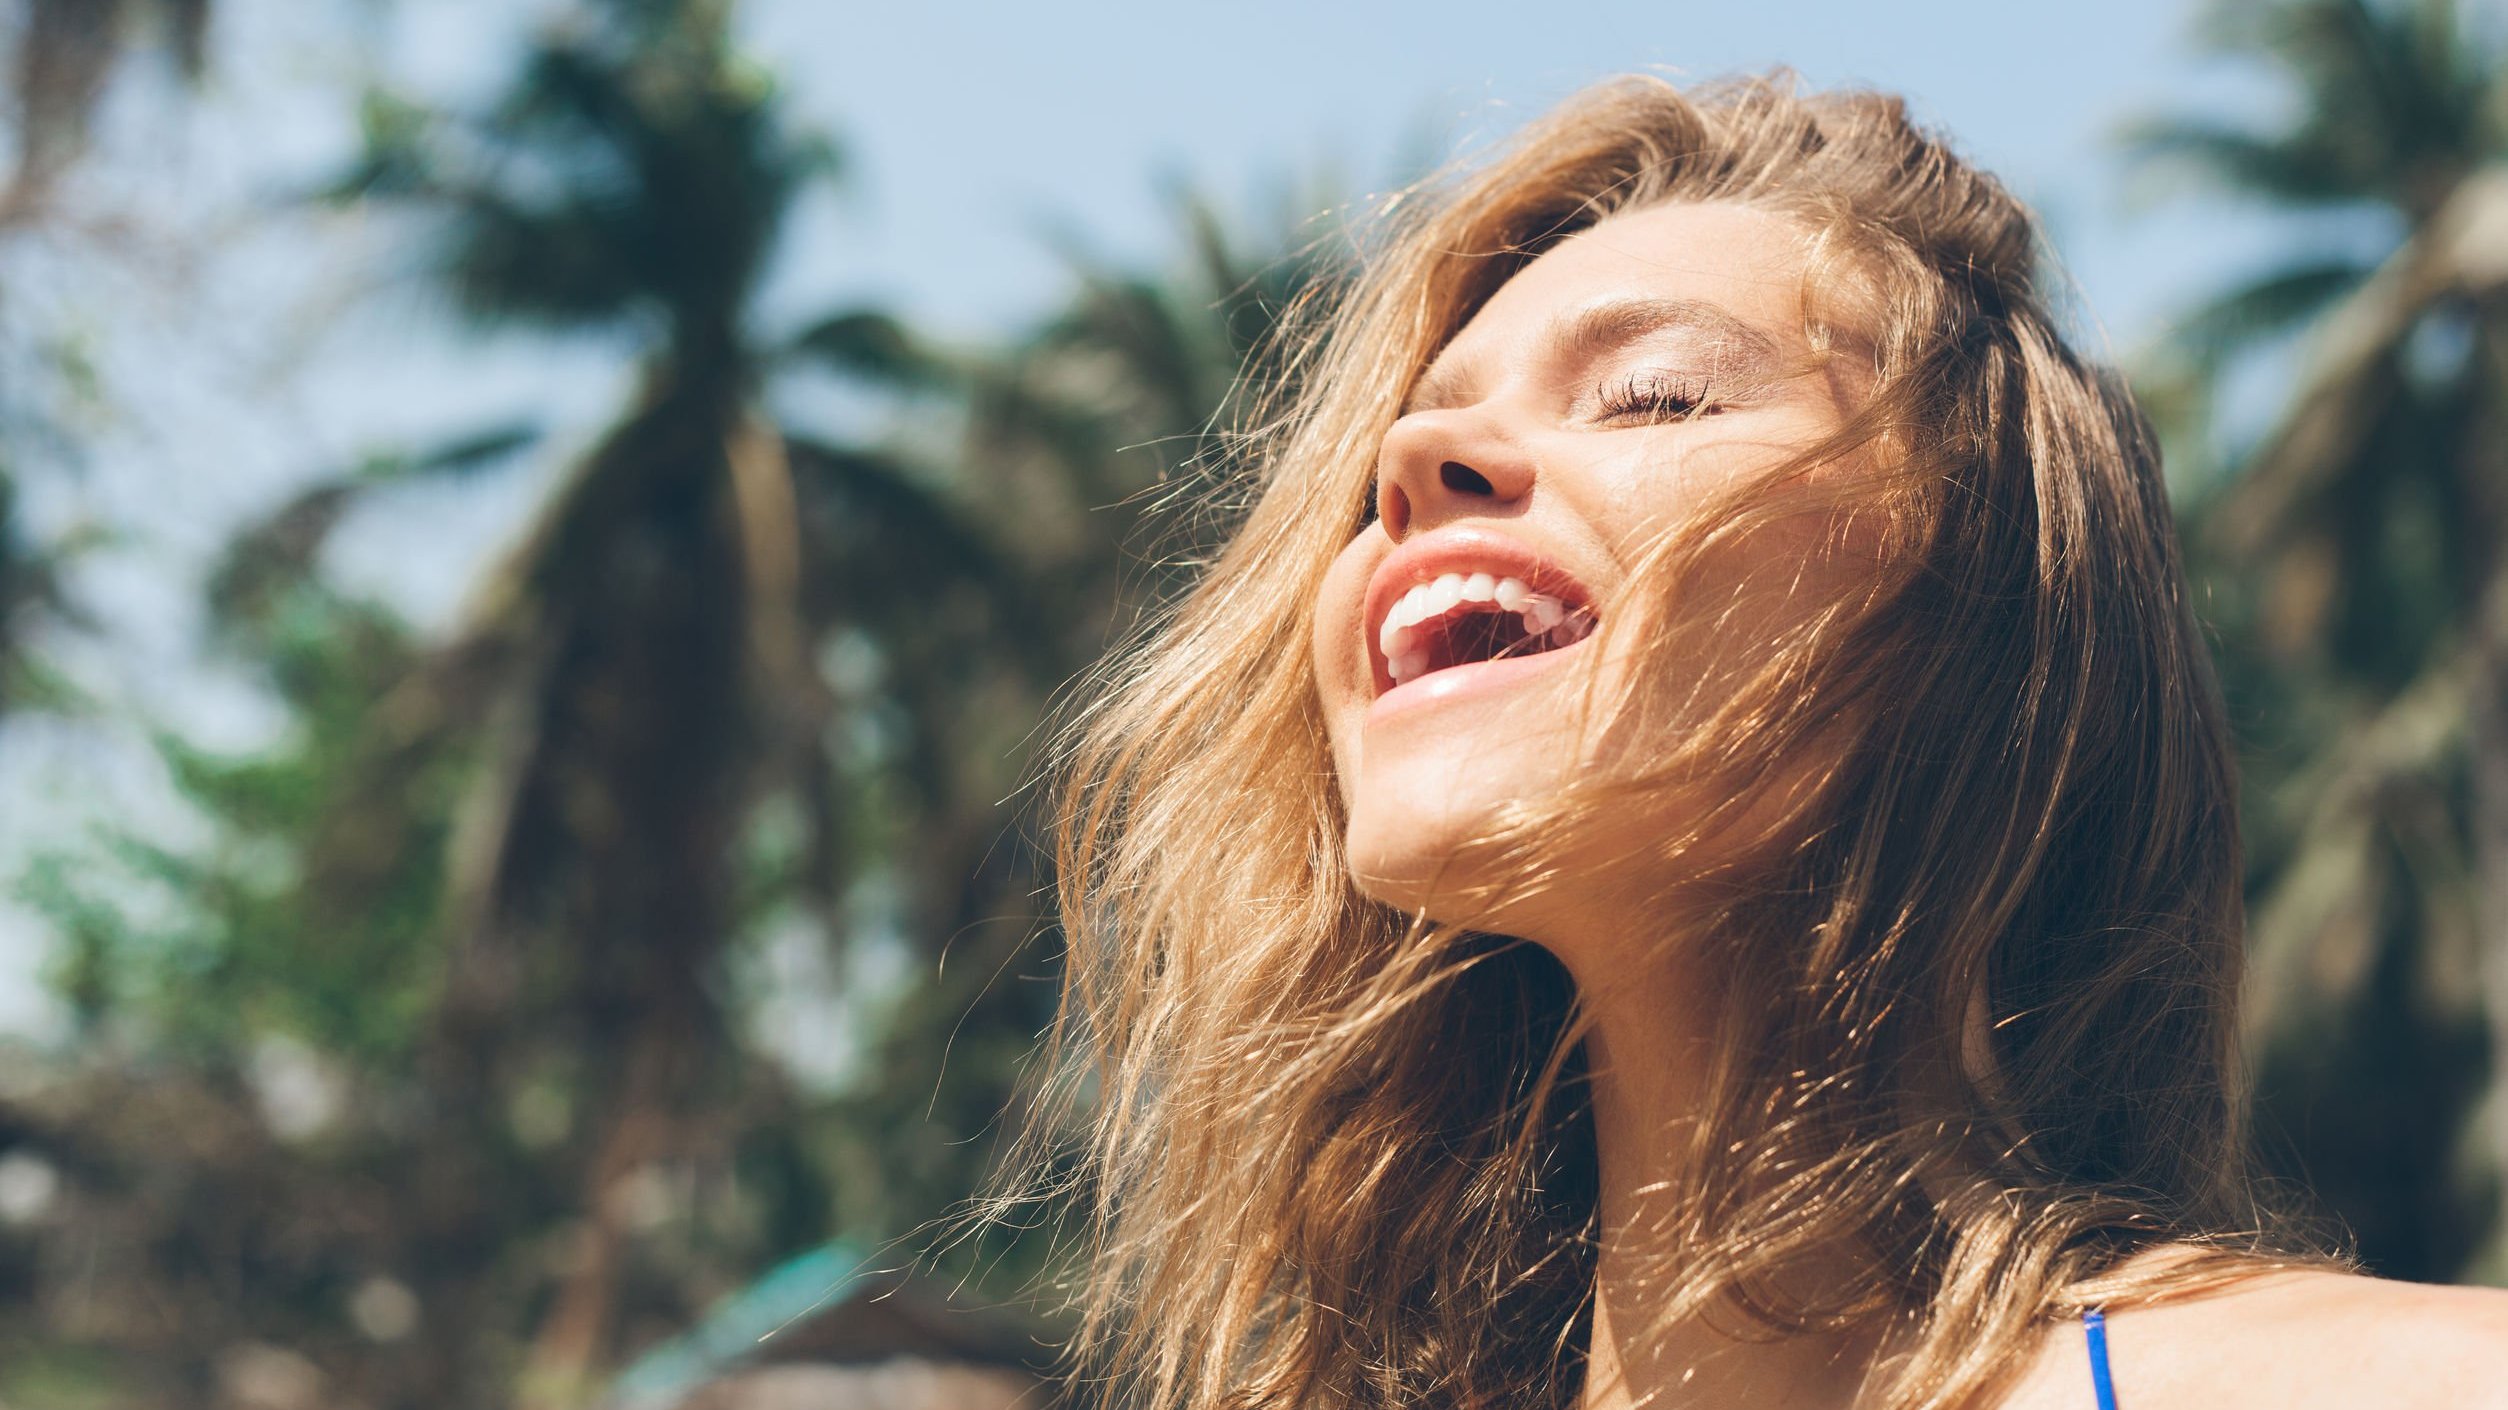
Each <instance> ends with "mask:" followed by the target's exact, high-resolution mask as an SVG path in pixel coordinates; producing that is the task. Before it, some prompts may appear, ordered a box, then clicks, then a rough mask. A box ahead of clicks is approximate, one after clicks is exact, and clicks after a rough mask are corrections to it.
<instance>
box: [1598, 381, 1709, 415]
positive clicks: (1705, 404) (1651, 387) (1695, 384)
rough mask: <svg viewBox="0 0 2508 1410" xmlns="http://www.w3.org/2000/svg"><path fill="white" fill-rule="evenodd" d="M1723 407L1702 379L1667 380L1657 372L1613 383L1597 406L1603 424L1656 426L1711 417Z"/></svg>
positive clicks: (1606, 389) (1606, 387)
mask: <svg viewBox="0 0 2508 1410" xmlns="http://www.w3.org/2000/svg"><path fill="white" fill-rule="evenodd" d="M1721 410H1723V407H1722V406H1721V405H1720V404H1718V403H1717V402H1716V401H1715V400H1714V399H1713V396H1712V395H1711V390H1710V388H1709V387H1708V385H1707V381H1706V379H1705V378H1703V377H1701V378H1684V377H1675V376H1667V375H1665V374H1663V373H1660V372H1637V373H1631V374H1630V375H1629V376H1626V377H1623V378H1621V379H1619V380H1618V381H1616V382H1612V383H1610V384H1609V385H1607V386H1605V387H1604V388H1603V389H1602V396H1601V401H1600V402H1599V404H1598V405H1597V406H1596V412H1597V414H1598V416H1599V418H1600V419H1602V420H1605V421H1637V422H1641V423H1645V424H1655V423H1660V422H1666V421H1688V420H1691V419H1693V418H1695V417H1699V416H1711V415H1713V414H1715V413H1716V412H1718V411H1721Z"/></svg>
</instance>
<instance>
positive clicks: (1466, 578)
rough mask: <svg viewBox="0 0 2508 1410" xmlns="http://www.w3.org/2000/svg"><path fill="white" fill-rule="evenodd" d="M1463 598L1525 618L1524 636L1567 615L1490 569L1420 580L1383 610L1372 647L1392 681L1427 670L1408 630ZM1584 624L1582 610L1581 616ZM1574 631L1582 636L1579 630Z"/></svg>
mask: <svg viewBox="0 0 2508 1410" xmlns="http://www.w3.org/2000/svg"><path fill="white" fill-rule="evenodd" d="M1466 602H1487V603H1491V604H1493V605H1495V606H1496V607H1497V608H1498V609H1499V610H1500V611H1503V612H1514V613H1517V614H1519V615H1520V616H1521V617H1522V618H1523V622H1524V634H1525V635H1526V636H1528V637H1537V636H1541V635H1543V634H1545V633H1547V632H1549V631H1550V630H1552V629H1553V628H1555V627H1557V626H1558V625H1559V624H1560V623H1561V622H1564V621H1566V620H1567V619H1568V615H1569V614H1568V609H1567V606H1566V604H1565V603H1562V602H1561V601H1559V599H1557V598H1555V597H1548V596H1544V595H1543V594H1541V593H1537V592H1535V591H1533V590H1532V589H1531V588H1528V587H1526V586H1524V582H1523V580H1522V579H1520V578H1501V577H1496V576H1493V575H1491V574H1488V573H1448V574H1446V575H1445V576H1444V577H1441V578H1439V579H1437V580H1436V581H1434V582H1427V583H1421V584H1419V585H1418V586H1416V587H1414V588H1412V589H1411V590H1410V591H1409V592H1406V593H1404V594H1402V596H1401V597H1399V598H1398V599H1396V600H1395V601H1394V604H1393V607H1392V608H1391V609H1390V610H1389V611H1387V612H1386V613H1385V621H1384V625H1383V626H1382V627H1379V628H1378V629H1377V633H1376V645H1377V646H1378V647H1379V648H1381V649H1382V650H1383V651H1384V653H1385V661H1386V663H1387V666H1388V668H1389V669H1390V670H1391V672H1392V675H1393V678H1394V681H1395V683H1396V684H1399V683H1401V682H1402V681H1404V680H1407V679H1409V678H1410V677H1412V676H1415V675H1418V674H1420V673H1421V672H1422V671H1423V670H1425V669H1426V668H1427V652H1426V650H1424V649H1417V650H1415V649H1414V647H1413V644H1412V637H1413V636H1414V635H1415V634H1414V633H1413V632H1412V630H1411V629H1412V628H1413V627H1416V626H1418V625H1419V624H1420V623H1422V622H1427V621H1433V620H1435V619H1436V618H1439V617H1442V616H1444V615H1445V614H1447V613H1448V612H1451V611H1453V610H1454V609H1455V608H1456V607H1457V606H1458V605H1460V604H1462V603H1466ZM1579 619H1580V620H1579V625H1582V614H1579ZM1578 635H1580V636H1581V635H1583V633H1582V632H1579V633H1578Z"/></svg>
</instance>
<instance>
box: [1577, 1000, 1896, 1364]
mask: <svg viewBox="0 0 2508 1410" xmlns="http://www.w3.org/2000/svg"><path fill="white" fill-rule="evenodd" d="M1648 968H1649V969H1657V968H1659V967H1655V966H1649V967H1648ZM1578 978H1579V988H1580V992H1581V994H1582V997H1583V1002H1584V1004H1585V1007H1586V1010H1587V1012H1588V1013H1589V1014H1590V1015H1591V1018H1592V1021H1593V1028H1592V1030H1591V1032H1590V1034H1589V1035H1588V1037H1587V1039H1586V1044H1587V1048H1586V1051H1587V1054H1588V1056H1589V1059H1590V1070H1591V1073H1592V1078H1591V1080H1592V1095H1593V1113H1594V1135H1595V1142H1596V1155H1597V1158H1598V1161H1599V1176H1600V1199H1601V1207H1600V1211H1599V1215H1600V1233H1601V1249H1600V1256H1599V1261H1598V1264H1597V1269H1596V1286H1595V1296H1594V1316H1593V1336H1592V1341H1591V1344H1590V1346H1589V1348H1588V1352H1587V1359H1586V1377H1585V1394H1584V1406H1583V1410H1634V1407H1639V1406H1643V1407H1646V1410H1685V1407H1691V1406H1700V1407H1704V1406H1734V1405H1783V1406H1788V1407H1794V1410H1849V1407H1852V1406H1854V1405H1855V1404H1856V1403H1857V1398H1858V1394H1859V1391H1860V1389H1861V1386H1862V1383H1863V1380H1864V1373H1865V1370H1866V1368H1867V1367H1868V1366H1870V1365H1871V1363H1872V1361H1873V1360H1874V1358H1875V1357H1876V1356H1877V1355H1878V1354H1879V1352H1880V1350H1881V1343H1880V1336H1879V1333H1878V1331H1877V1329H1869V1328H1864V1329H1858V1328H1850V1329H1847V1330H1845V1331H1840V1332H1816V1333H1787V1334H1777V1333H1774V1332H1771V1331H1768V1330H1766V1329H1764V1328H1761V1327H1759V1326H1758V1325H1756V1324H1755V1323H1751V1322H1749V1321H1747V1320H1746V1319H1745V1318H1743V1317H1742V1316H1741V1315H1740V1314H1739V1312H1738V1311H1737V1310H1735V1309H1731V1308H1724V1309H1719V1310H1717V1311H1716V1312H1714V1313H1710V1314H1701V1315H1692V1316H1686V1317H1679V1318H1669V1319H1667V1317H1666V1315H1665V1314H1666V1311H1667V1310H1668V1304H1669V1300H1670V1296H1671V1285H1672V1284H1673V1282H1674V1281H1675V1280H1674V1278H1673V1277H1672V1276H1671V1270H1675V1269H1678V1268H1679V1267H1680V1266H1681V1265H1682V1263H1683V1262H1684V1261H1685V1259H1686V1258H1687V1256H1688V1255H1689V1253H1690V1250H1688V1249H1685V1248H1684V1247H1683V1245H1682V1239H1681V1235H1680V1232H1679V1230H1678V1229H1677V1227H1676V1226H1675V1225H1674V1222H1673V1216H1674V1210H1673V1209H1672V1207H1671V1206H1672V1202H1673V1199H1674V1196H1672V1195H1671V1194H1670V1193H1669V1190H1670V1188H1671V1186H1672V1182H1673V1180H1674V1177H1676V1176H1678V1175H1679V1174H1680V1173H1681V1170H1680V1162H1681V1160H1682V1159H1683V1154H1682V1153H1683V1152H1684V1151H1685V1150H1686V1149H1687V1148H1688V1147H1689V1144H1690V1133H1691V1131H1692V1130H1693V1129H1694V1125H1695V1122H1696V1121H1697V1120H1698V1119H1699V1118H1700V1117H1701V1115H1702V1114H1703V1112H1704V1103H1705V1100H1706V1093H1707V1088H1708V1076H1709V1072H1710V1063H1711V1061H1712V1059H1713V1053H1712V1050H1711V1041H1712V1040H1711V1039H1709V1038H1708V1037H1706V1036H1704V1035H1706V1034H1708V1033H1709V1032H1711V1031H1712V1029H1711V1028H1710V1027H1709V1026H1708V1025H1707V1024H1705V1023H1703V1022H1698V1021H1691V1020H1692V1015H1690V1014H1689V1013H1688V1012H1687V1009H1688V1008H1689V1007H1690V1006H1687V1005H1684V1004H1683V1002H1682V999H1681V996H1682V993H1683V992H1684V988H1683V986H1676V985H1671V984H1665V985H1662V986H1660V987H1658V986H1656V985H1653V984H1648V985H1647V986H1645V987H1644V988H1643V989H1642V990H1640V989H1637V988H1634V987H1632V986H1629V985H1626V984H1606V985H1601V986H1595V985H1589V984H1586V983H1585V982H1584V980H1585V976H1583V975H1580V976H1579V977H1578ZM1687 992H1695V991H1694V990H1689V991H1687ZM1853 1256H1854V1255H1853V1253H1852V1252H1851V1251H1850V1250H1846V1249H1835V1250H1827V1251H1822V1252H1818V1253H1815V1254H1813V1255H1811V1256H1809V1257H1807V1258H1804V1259H1800V1260H1797V1261H1795V1262H1793V1263H1791V1264H1789V1265H1788V1267H1787V1269H1786V1270H1785V1276H1786V1278H1787V1279H1788V1280H1789V1281H1791V1280H1794V1279H1797V1278H1799V1279H1801V1280H1802V1285H1803V1286H1806V1287H1817V1286H1820V1284H1821V1282H1822V1281H1823V1280H1824V1279H1829V1280H1834V1279H1836V1278H1838V1277H1840V1276H1842V1274H1843V1271H1844V1270H1845V1269H1846V1268H1847V1267H1849V1266H1851V1263H1852V1260H1853Z"/></svg>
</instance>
